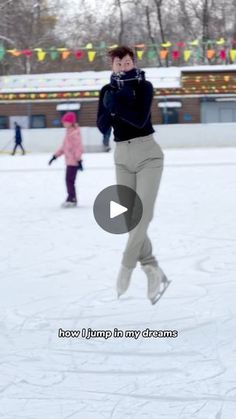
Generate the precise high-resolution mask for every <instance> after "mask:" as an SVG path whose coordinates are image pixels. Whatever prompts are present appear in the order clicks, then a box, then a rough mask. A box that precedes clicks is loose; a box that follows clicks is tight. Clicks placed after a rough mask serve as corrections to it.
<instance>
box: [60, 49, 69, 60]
mask: <svg viewBox="0 0 236 419" xmlns="http://www.w3.org/2000/svg"><path fill="white" fill-rule="evenodd" d="M70 54H71V52H70V51H63V52H62V54H61V58H62V59H63V60H66V59H67V58H68V57H69V56H70Z"/></svg>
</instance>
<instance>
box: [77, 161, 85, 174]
mask: <svg viewBox="0 0 236 419" xmlns="http://www.w3.org/2000/svg"><path fill="white" fill-rule="evenodd" d="M78 170H81V172H82V171H83V170H84V168H83V160H80V161H78Z"/></svg>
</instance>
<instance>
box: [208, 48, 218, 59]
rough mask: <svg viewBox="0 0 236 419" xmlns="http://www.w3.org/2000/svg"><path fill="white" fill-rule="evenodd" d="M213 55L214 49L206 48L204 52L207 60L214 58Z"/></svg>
mask: <svg viewBox="0 0 236 419" xmlns="http://www.w3.org/2000/svg"><path fill="white" fill-rule="evenodd" d="M215 55H216V51H215V50H214V49H208V50H207V52H206V56H207V58H208V59H209V60H211V59H212V58H214V56H215Z"/></svg>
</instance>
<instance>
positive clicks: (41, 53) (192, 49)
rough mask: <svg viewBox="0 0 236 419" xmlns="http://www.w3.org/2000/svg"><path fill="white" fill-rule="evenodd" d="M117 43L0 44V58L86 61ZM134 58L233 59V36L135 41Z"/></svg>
mask: <svg viewBox="0 0 236 419" xmlns="http://www.w3.org/2000/svg"><path fill="white" fill-rule="evenodd" d="M117 46H118V45H109V46H108V45H106V44H105V42H101V44H100V45H99V46H96V47H95V46H94V45H93V44H92V43H88V44H87V45H85V46H83V47H80V48H78V49H71V48H54V47H50V48H30V49H17V48H14V49H6V48H5V47H4V45H3V44H0V61H2V60H3V59H4V58H5V57H6V56H7V55H9V56H12V57H16V58H17V57H22V56H25V57H27V58H28V59H31V58H33V57H34V58H36V59H37V60H38V61H41V62H42V61H45V60H46V59H48V58H50V59H51V60H52V61H54V60H58V59H62V60H67V59H68V58H69V57H72V56H73V57H75V58H76V59H77V60H81V59H85V58H87V59H88V61H89V62H93V61H94V60H95V59H96V57H98V56H101V55H105V54H106V53H107V51H108V50H109V49H112V48H115V47H117ZM133 47H134V49H135V51H136V55H137V58H138V60H143V59H144V58H148V59H149V60H151V61H152V60H153V61H154V60H156V59H157V58H159V59H160V60H163V61H165V60H166V59H168V58H170V59H171V60H172V61H179V60H183V61H185V62H188V61H189V60H190V59H191V58H194V59H197V60H200V59H202V58H203V56H205V57H206V58H207V59H208V60H209V61H213V60H214V59H218V60H221V61H222V62H225V63H226V62H227V61H231V62H234V61H236V39H234V40H231V41H230V42H229V41H226V40H225V39H224V38H220V39H218V40H208V41H205V42H202V41H200V40H198V39H196V40H193V41H189V42H174V43H173V42H169V41H167V42H163V43H160V44H136V45H133Z"/></svg>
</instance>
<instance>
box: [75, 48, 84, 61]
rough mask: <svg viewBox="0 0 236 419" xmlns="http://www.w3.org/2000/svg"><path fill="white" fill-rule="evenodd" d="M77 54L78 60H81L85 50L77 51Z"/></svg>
mask: <svg viewBox="0 0 236 419" xmlns="http://www.w3.org/2000/svg"><path fill="white" fill-rule="evenodd" d="M75 56H76V58H77V59H78V60H80V59H81V58H83V56H84V51H81V50H79V51H76V53H75Z"/></svg>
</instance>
